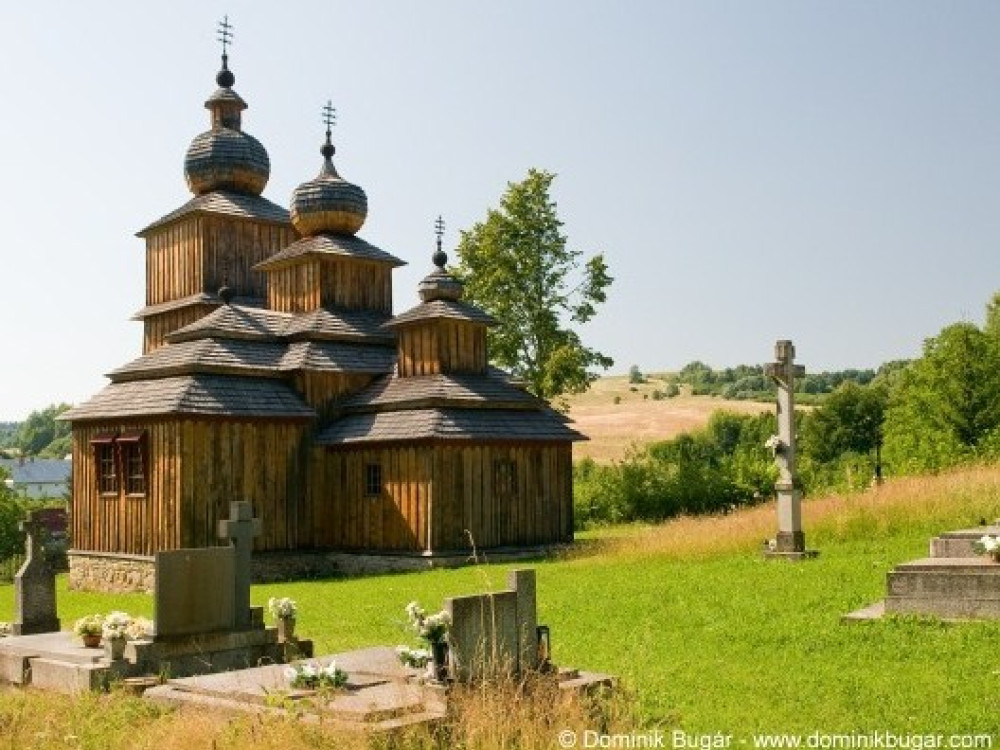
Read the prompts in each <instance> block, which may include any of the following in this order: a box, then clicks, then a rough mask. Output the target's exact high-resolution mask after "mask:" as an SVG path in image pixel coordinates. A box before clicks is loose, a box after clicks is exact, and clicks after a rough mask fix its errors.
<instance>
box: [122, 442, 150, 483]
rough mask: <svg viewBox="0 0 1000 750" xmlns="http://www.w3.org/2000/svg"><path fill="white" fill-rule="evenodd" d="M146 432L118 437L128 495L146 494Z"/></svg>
mask: <svg viewBox="0 0 1000 750" xmlns="http://www.w3.org/2000/svg"><path fill="white" fill-rule="evenodd" d="M145 438H146V432H145V431H139V432H126V433H123V434H122V435H120V436H119V437H118V440H117V443H118V448H119V452H120V454H121V467H122V474H123V479H124V482H125V494H126V495H145V494H146V473H147V469H146V439H145Z"/></svg>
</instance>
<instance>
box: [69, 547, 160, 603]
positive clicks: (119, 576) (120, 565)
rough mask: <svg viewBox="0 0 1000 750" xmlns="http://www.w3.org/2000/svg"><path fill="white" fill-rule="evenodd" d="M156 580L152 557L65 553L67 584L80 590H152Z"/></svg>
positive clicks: (118, 591) (117, 592)
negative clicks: (67, 566) (67, 557)
mask: <svg viewBox="0 0 1000 750" xmlns="http://www.w3.org/2000/svg"><path fill="white" fill-rule="evenodd" d="M155 581H156V572H155V569H154V566H153V558H151V557H139V556H129V555H124V556H119V555H107V554H101V553H99V552H76V551H71V552H70V553H69V587H70V588H71V589H77V590H82V591H106V592H108V593H112V594H121V593H126V592H130V591H145V592H147V593H152V591H153V588H154V583H155Z"/></svg>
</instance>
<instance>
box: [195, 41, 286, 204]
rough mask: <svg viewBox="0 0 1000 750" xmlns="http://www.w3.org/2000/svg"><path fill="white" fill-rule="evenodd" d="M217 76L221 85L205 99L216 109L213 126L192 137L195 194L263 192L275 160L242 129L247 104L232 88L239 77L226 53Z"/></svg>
mask: <svg viewBox="0 0 1000 750" xmlns="http://www.w3.org/2000/svg"><path fill="white" fill-rule="evenodd" d="M215 80H216V82H217V83H218V84H219V86H220V88H219V89H218V91H216V92H215V93H214V94H212V96H210V97H209V99H208V101H206V102H205V107H206V108H207V109H208V110H209V111H210V112H211V113H212V129H211V130H209V131H206V132H204V133H202V134H201V135H198V136H196V137H195V139H194V140H193V141H191V145H190V146H189V147H188V150H187V155H186V156H185V157H184V177H185V178H186V179H187V183H188V187H190V188H191V192H193V193H194V194H195V195H202V194H204V193H208V192H211V191H212V190H232V191H235V192H238V193H249V194H251V195H260V194H261V193H262V192H264V186H265V185H267V178H268V177H269V176H270V174H271V160H270V159H269V158H268V156H267V151H266V150H265V149H264V147H263V146H262V145H261V143H260V141H258V140H257V139H256V138H254V137H253V136H252V135H249V134H248V133H244V132H243V131H242V130H241V129H240V119H241V117H240V113H241V112H242V111H243V110H244V109H246V107H247V105H246V102H244V101H243V99H242V98H241V97H240V95H239V94H237V93H236V92H235V91H233V90H232V88H231V87H232V85H233V84H234V83H235V82H236V77H235V76H234V75H233V74H232V72H231V71H230V70H229V66H228V65H227V60H226V55H223V56H222V70H220V71H219V74H218V75H217V76H216V79H215Z"/></svg>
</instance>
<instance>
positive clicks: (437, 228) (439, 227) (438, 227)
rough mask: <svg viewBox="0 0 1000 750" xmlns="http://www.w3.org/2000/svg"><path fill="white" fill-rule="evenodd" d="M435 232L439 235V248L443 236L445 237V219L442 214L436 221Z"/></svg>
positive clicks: (438, 247)
mask: <svg viewBox="0 0 1000 750" xmlns="http://www.w3.org/2000/svg"><path fill="white" fill-rule="evenodd" d="M434 234H436V235H437V249H438V250H440V249H441V238H442V237H444V219H442V218H441V217H440V216H438V217H437V221H435V222H434Z"/></svg>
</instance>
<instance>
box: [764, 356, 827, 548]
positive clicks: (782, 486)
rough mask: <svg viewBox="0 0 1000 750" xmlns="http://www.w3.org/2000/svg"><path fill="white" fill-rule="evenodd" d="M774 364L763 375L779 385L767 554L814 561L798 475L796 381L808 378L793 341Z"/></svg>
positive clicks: (768, 366)
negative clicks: (772, 535) (774, 515)
mask: <svg viewBox="0 0 1000 750" xmlns="http://www.w3.org/2000/svg"><path fill="white" fill-rule="evenodd" d="M774 358H775V360H777V361H775V362H771V363H769V364H767V365H765V368H764V372H765V373H766V374H767V376H768V377H770V378H771V379H773V380H774V381H775V383H777V385H778V434H777V435H775V436H774V437H772V438H771V439H770V440H769V441H768V445H769V446H770V447H771V449H772V450H773V451H774V461H775V463H776V464H777V466H778V481H777V483H776V484H775V489H776V490H777V493H778V536H777V538H776V539H775V541H774V545H773V546H769V547H768V549H767V550H765V554H766V555H767V556H768V557H782V558H788V559H801V558H803V557H813V556H815V554H816V553H815V552H811V551H807V550H806V538H805V534H804V533H803V532H802V496H801V492H800V491H799V483H798V477H797V476H796V473H795V379H796V378H801V377H802V376H803V375H805V374H806V369H805V367H803V366H802V365H797V364H795V347H794V346H793V345H792V342H791V341H785V340H782V341H778V342H777V343H776V344H775V345H774Z"/></svg>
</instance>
